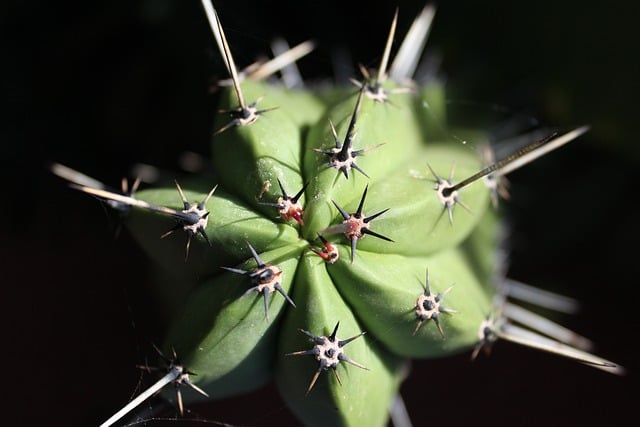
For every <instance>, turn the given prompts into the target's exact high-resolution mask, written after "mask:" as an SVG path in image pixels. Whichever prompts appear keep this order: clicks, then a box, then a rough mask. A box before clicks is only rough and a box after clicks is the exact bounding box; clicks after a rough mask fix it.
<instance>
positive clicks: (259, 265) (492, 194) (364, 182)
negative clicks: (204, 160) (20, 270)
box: [53, 0, 622, 426]
mask: <svg viewBox="0 0 640 427" xmlns="http://www.w3.org/2000/svg"><path fill="white" fill-rule="evenodd" d="M203 6H204V10H205V13H206V15H207V18H208V20H209V23H210V25H211V29H212V31H213V34H214V36H215V39H216V41H217V44H218V47H219V48H220V51H221V54H222V57H223V58H224V61H225V63H226V65H227V68H228V71H229V74H230V77H231V80H230V82H227V83H230V84H228V85H227V88H226V89H224V91H223V92H222V94H221V96H220V99H221V105H220V109H221V111H223V114H220V115H218V116H216V119H215V124H214V129H216V131H215V134H214V135H213V138H212V145H211V159H212V163H213V168H214V170H215V172H216V176H215V179H214V180H213V181H212V180H210V179H202V178H191V179H188V180H181V183H180V184H178V183H177V182H176V187H177V191H176V188H172V187H163V188H151V189H145V190H142V191H137V192H135V190H136V189H137V187H138V185H137V183H136V184H135V185H133V186H132V188H131V191H129V186H128V185H127V186H124V187H123V191H122V192H117V191H112V190H109V189H107V188H106V187H105V186H104V185H102V184H100V183H99V182H97V181H95V180H93V179H91V178H89V177H87V176H85V175H82V174H80V173H78V172H75V171H73V170H72V169H69V168H66V167H64V166H62V165H54V167H53V172H54V173H56V174H57V175H59V176H61V177H63V178H65V179H67V180H69V181H71V182H72V187H73V188H76V189H78V190H80V191H83V192H85V193H88V194H91V195H94V196H96V197H98V198H99V199H101V200H104V201H106V202H107V203H109V204H110V205H111V206H112V207H113V208H115V209H117V210H118V211H119V212H120V213H121V214H122V218H123V222H124V224H125V226H126V227H127V229H128V230H129V231H130V232H131V233H132V234H133V236H134V237H135V238H136V239H137V241H138V242H139V243H140V245H141V246H142V247H143V248H144V250H145V251H146V252H148V254H149V256H150V257H151V258H152V259H154V260H155V261H157V263H158V264H159V266H158V268H159V269H161V270H162V271H163V272H166V277H167V279H166V280H165V281H168V282H169V283H170V286H172V287H176V288H180V289H181V291H180V292H179V295H180V296H179V297H176V294H175V292H168V291H167V288H166V287H163V286H166V285H163V286H160V285H159V286H158V289H157V292H158V293H159V294H160V295H161V297H162V295H164V299H165V300H166V304H165V305H166V306H167V308H168V310H169V311H170V313H169V315H170V316H171V318H172V321H171V326H170V328H169V330H168V331H167V335H166V341H165V343H164V345H163V351H162V352H160V350H158V351H159V353H160V354H161V355H162V359H163V360H164V362H165V364H166V366H167V372H166V375H164V376H163V377H162V378H161V379H160V380H159V381H158V382H157V383H156V384H154V385H153V386H152V387H151V388H150V389H148V390H147V391H145V392H143V393H141V394H140V395H139V396H138V397H137V398H135V399H134V400H132V401H131V402H130V403H129V404H128V405H126V406H125V407H124V408H122V409H121V410H120V411H118V412H117V413H116V414H115V415H114V416H113V417H112V418H111V419H109V420H107V421H106V422H105V423H104V424H103V425H105V426H106V425H112V424H114V423H116V422H118V421H120V420H121V419H123V418H124V417H126V416H127V414H128V413H129V412H130V411H132V410H134V409H135V407H136V406H137V405H139V404H140V403H141V402H142V401H143V400H145V399H146V398H148V397H150V396H151V395H152V394H154V393H155V392H157V391H158V390H160V389H161V388H163V387H164V386H166V385H168V384H171V383H174V384H178V385H180V384H181V385H186V386H187V387H188V388H191V389H193V390H194V391H195V392H191V391H184V393H183V392H182V391H180V389H178V390H179V393H178V399H177V402H178V404H177V406H178V407H179V410H180V412H181V413H182V411H183V403H182V402H183V398H184V399H185V401H186V402H187V403H188V402H190V401H194V400H197V399H203V398H222V397H226V396H231V395H234V394H239V393H243V392H247V391H250V390H253V389H256V388H259V387H261V386H263V385H264V384H266V383H268V382H270V381H275V382H276V384H277V386H278V388H279V390H280V393H281V395H282V397H283V398H284V400H285V401H286V402H287V404H288V405H289V407H290V408H291V410H292V411H293V412H294V413H295V414H296V415H297V416H298V417H299V418H300V420H301V421H302V422H304V423H305V424H311V425H313V424H318V425H368V426H374V425H385V424H386V423H387V420H388V419H389V416H390V414H391V417H392V418H393V419H394V422H397V423H401V422H405V423H407V422H408V420H406V419H404V420H402V419H401V418H402V415H401V413H400V412H396V411H395V410H394V408H395V406H394V405H393V404H392V402H394V401H397V397H396V396H397V393H398V389H399V386H400V384H401V382H402V380H403V378H404V376H405V375H406V369H407V367H406V361H407V360H408V359H410V358H435V357H446V356H449V355H452V354H457V353H462V352H470V354H471V355H472V357H476V356H477V355H478V353H479V352H480V351H481V350H483V349H487V348H489V346H490V345H491V344H492V343H493V342H494V341H495V340H497V339H504V340H508V341H513V342H516V343H519V344H523V345H526V346H529V347H533V348H537V349H541V350H544V351H548V352H552V353H557V354H560V355H562V356H566V357H569V358H573V359H576V360H577V361H579V362H581V363H584V364H587V365H590V366H594V367H596V368H600V369H604V370H607V371H610V372H614V373H622V368H620V367H617V366H616V365H615V364H614V363H612V362H609V361H607V360H605V359H602V358H599V357H597V356H594V355H592V354H589V353H588V350H589V348H588V347H589V345H590V342H589V341H588V340H586V339H584V338H582V337H580V336H579V335H577V334H575V333H573V332H571V331H568V330H566V329H565V328H563V327H561V326H560V325H557V324H555V323H553V322H551V321H549V320H546V319H544V318H542V317H541V316H539V315H537V314H535V313H533V312H531V311H528V310H526V309H524V308H522V307H520V306H518V305H516V304H514V303H513V302H512V300H513V299H519V300H521V301H525V302H527V303H529V304H534V305H539V306H541V307H543V308H545V309H560V310H564V311H567V310H566V309H567V306H569V308H570V307H572V306H573V305H574V302H573V301H572V300H569V299H566V298H563V297H561V296H558V295H554V294H550V293H548V292H544V291H541V290H536V289H535V288H531V287H528V286H526V285H523V284H519V283H517V282H514V281H511V280H508V279H506V278H504V277H501V276H500V272H501V271H502V270H503V269H502V268H501V266H500V263H501V262H502V260H501V257H500V256H499V246H500V243H501V242H500V240H501V229H500V222H499V212H498V209H496V208H497V204H498V203H497V200H498V195H502V196H504V195H505V194H506V193H505V188H504V186H503V185H502V182H503V180H504V176H505V175H506V174H508V173H509V172H511V171H513V170H515V169H517V168H519V167H521V166H523V165H525V164H527V163H528V162H531V161H533V160H535V159H536V158H538V157H540V156H542V155H544V154H546V153H548V152H550V151H552V150H554V149H556V148H558V147H560V146H562V145H564V144H566V143H567V142H569V141H571V140H573V139H575V138H576V137H578V136H580V135H581V134H583V133H584V132H585V131H586V130H587V128H586V127H581V128H578V129H574V130H571V131H568V132H552V131H549V132H548V133H547V134H546V135H544V136H542V137H538V138H535V139H533V140H530V141H529V143H528V144H526V145H524V146H518V147H515V148H514V149H512V150H511V154H509V155H507V156H505V157H503V158H501V159H499V160H498V161H494V160H492V156H491V148H489V149H488V150H489V151H488V153H489V154H487V151H485V152H480V151H476V150H475V149H474V148H472V147H470V146H468V145H466V144H462V143H460V142H459V141H452V140H451V138H447V137H446V136H447V135H449V134H451V133H452V132H454V131H455V134H457V135H464V136H465V139H466V140H469V141H483V140H484V139H485V135H484V134H483V132H482V130H481V129H479V130H477V129H448V127H447V122H446V117H445V113H444V111H445V107H444V88H443V86H442V84H441V83H439V82H438V81H437V80H436V79H430V80H429V82H428V83H420V79H419V78H415V76H414V74H415V70H416V68H417V65H418V60H419V59H420V57H421V51H422V47H423V46H424V43H425V41H426V37H427V34H428V32H429V28H430V24H431V20H432V18H433V15H434V8H433V7H430V6H427V7H426V8H425V9H424V10H423V11H422V13H421V14H420V15H419V16H418V17H417V18H416V20H415V21H414V23H413V25H412V26H411V28H410V29H409V32H408V34H407V36H406V37H405V39H404V42H403V43H402V44H401V45H400V47H399V49H398V51H397V54H396V55H395V57H394V58H393V60H391V58H392V51H393V45H394V40H395V29H396V21H397V13H396V16H395V17H394V18H393V21H392V24H391V30H390V31H389V37H388V40H387V43H386V45H385V47H384V50H383V56H382V60H381V63H380V65H379V68H378V69H377V70H368V69H366V68H364V67H361V78H360V80H355V81H354V85H353V86H348V87H331V88H328V87H324V88H320V87H317V88H314V87H304V85H303V82H302V79H301V78H300V76H299V75H298V74H297V71H296V69H295V67H294V63H295V61H296V60H297V58H298V57H299V56H300V55H302V54H306V53H308V51H309V50H310V49H309V44H304V45H303V48H302V49H300V48H294V49H291V50H285V51H284V52H283V53H282V54H280V55H278V56H277V57H276V58H274V60H272V61H268V62H265V63H262V64H258V65H257V66H256V67H254V68H253V69H251V70H245V71H238V70H237V69H236V65H235V62H234V60H233V56H232V53H231V51H230V49H229V46H228V43H227V39H226V36H225V34H224V31H223V29H222V25H221V23H220V19H219V18H218V16H217V14H216V12H215V10H214V9H213V7H212V6H211V4H210V3H209V2H208V1H207V0H203ZM276 72H280V73H281V74H282V75H283V79H282V81H274V80H275V79H273V78H272V75H273V74H274V73H276ZM267 78H269V81H268V82H267ZM282 82H288V83H287V84H283V83H282ZM258 105H259V107H258ZM530 139H531V138H530ZM477 145H478V146H479V145H480V144H477ZM276 184H277V185H276ZM291 194H294V196H291ZM160 237H162V238H163V239H162V240H160ZM558 303H562V304H561V306H558ZM338 325H339V326H338ZM365 332H366V334H365ZM163 354H172V355H173V356H172V357H170V358H169V357H165V356H164V355H163ZM290 356H312V357H290ZM178 358H179V361H178ZM325 371H332V372H329V374H325ZM183 394H184V397H183Z"/></svg>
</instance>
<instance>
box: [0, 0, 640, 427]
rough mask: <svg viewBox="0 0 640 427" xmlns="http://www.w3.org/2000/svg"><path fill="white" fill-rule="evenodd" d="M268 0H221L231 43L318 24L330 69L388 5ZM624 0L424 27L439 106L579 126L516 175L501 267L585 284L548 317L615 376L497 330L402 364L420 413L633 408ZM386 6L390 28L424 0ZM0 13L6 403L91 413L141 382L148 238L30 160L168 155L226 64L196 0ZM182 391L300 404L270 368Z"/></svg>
mask: <svg viewBox="0 0 640 427" xmlns="http://www.w3.org/2000/svg"><path fill="white" fill-rule="evenodd" d="M272 3H273V2H255V3H253V2H242V1H235V2H231V1H217V2H216V6H217V7H218V10H219V13H220V15H221V19H222V22H223V24H224V25H225V30H226V33H227V37H228V38H229V40H230V43H231V46H232V48H233V49H234V55H235V57H236V62H238V63H239V64H242V65H244V64H248V63H250V62H252V61H253V60H254V59H255V57H256V56H255V55H256V54H258V53H265V52H268V51H269V50H268V46H269V45H268V43H269V41H270V40H271V39H272V38H273V37H274V36H278V35H279V36H284V37H285V38H286V39H287V40H289V42H290V43H291V44H294V43H297V42H300V41H302V40H304V39H307V38H311V37H313V38H314V39H315V40H317V41H318V42H319V44H320V47H319V48H318V50H317V51H316V52H315V53H314V54H312V55H311V56H310V57H309V58H306V59H304V60H303V61H301V63H300V67H301V69H302V72H303V74H304V75H305V76H307V77H319V76H326V75H327V74H329V73H330V72H331V63H330V59H329V51H330V50H331V49H332V48H334V47H336V46H347V47H349V48H350V51H351V53H352V55H353V57H354V60H355V61H361V62H365V63H367V64H371V65H375V64H377V62H378V60H379V57H380V55H381V48H382V46H383V44H384V38H385V36H386V32H387V29H388V26H389V22H390V19H391V16H392V14H393V10H394V7H395V4H393V3H389V2H384V1H367V2H361V1H357V2H350V3H349V5H343V4H340V3H341V2H337V1H325V2H313V3H308V2H297V3H292V4H290V5H286V4H281V2H277V3H273V4H272ZM631 4H632V2H626V3H625V2H609V3H607V4H606V6H605V5H603V4H602V3H601V2H593V1H587V2H580V1H574V0H568V1H563V2H556V1H551V0H540V1H536V2H526V3H525V2H510V1H507V0H497V1H489V2H476V1H456V2H442V3H440V5H439V9H438V12H437V15H436V19H435V24H434V28H433V31H432V34H431V37H430V41H429V44H428V46H429V47H430V48H431V49H434V50H437V51H439V52H440V53H441V54H442V55H443V63H442V68H443V72H444V75H445V76H446V77H447V81H448V96H449V98H450V100H451V101H452V106H453V107H454V108H455V107H457V108H459V109H460V110H464V112H468V113H478V116H480V117H483V118H486V120H487V122H488V123H490V121H491V120H499V119H501V118H504V115H503V113H501V112H500V111H501V110H502V107H503V106H504V107H506V110H507V111H510V112H512V113H515V114H520V115H525V116H527V115H530V116H535V117H537V118H538V119H539V120H540V122H541V123H543V124H548V125H558V126H563V127H570V126H576V125H582V124H590V125H591V126H592V130H591V131H590V132H589V133H588V134H587V135H585V136H584V137H581V138H580V140H579V141H578V142H575V143H572V144H570V145H569V146H567V147H564V148H563V149H561V150H560V151H558V152H556V153H554V154H552V155H550V156H548V157H547V158H545V159H544V160H541V161H539V162H537V163H535V164H532V165H530V166H528V167H527V168H525V169H523V170H521V171H517V172H515V173H513V174H512V175H511V176H510V179H511V181H512V183H513V195H514V197H513V200H512V201H511V202H510V203H509V204H508V207H507V209H508V212H509V215H510V223H511V226H512V245H513V247H512V249H513V250H512V255H511V267H510V270H509V274H510V276H511V277H514V278H517V279H520V280H523V281H525V282H528V283H531V284H535V285H540V286H543V287H548V288H552V289H555V290H558V291H561V292H564V293H566V294H570V295H572V296H574V297H576V298H578V299H580V300H581V301H583V302H584V310H583V311H582V312H581V313H580V314H578V315H577V316H574V317H567V318H563V319H562V321H563V323H565V324H567V325H568V326H570V327H571V328H573V329H575V330H577V331H578V332H581V333H583V334H584V335H587V336H588V337H590V338H592V339H593V340H594V341H595V342H596V343H597V344H598V349H597V353H598V354H600V355H602V356H604V357H607V358H609V359H611V360H614V361H617V362H619V363H621V364H622V365H625V366H627V367H628V368H629V374H628V375H627V376H626V377H622V378H619V377H615V376H613V375H608V374H605V373H603V372H601V371H598V370H595V369H590V368H587V367H584V366H582V365H579V364H577V363H573V362H569V361H566V360H562V359H560V358H557V357H553V356H549V355H546V354H541V353H539V352H536V351H533V350H528V349H521V348H518V347H516V346H514V345H511V344H508V343H498V344H497V345H496V346H495V348H494V352H493V354H492V356H491V357H490V358H484V357H482V358H480V359H479V360H477V361H476V362H474V363H469V361H468V354H465V355H461V356H457V357H452V358H449V359H446V360H436V361H423V362H416V363H415V365H414V373H413V375H412V376H411V378H410V379H409V380H408V381H407V382H406V384H405V385H404V387H403V395H404V398H405V400H406V403H407V405H408V406H409V412H410V414H411V416H412V420H413V422H414V423H415V425H436V424H445V423H446V424H448V425H462V424H463V423H464V424H466V425H469V424H470V423H471V424H476V425H486V424H492V425H541V424H545V425H561V424H562V425H599V424H603V423H606V424H607V425H613V424H620V423H621V422H623V420H626V419H627V418H629V417H632V416H633V414H634V413H635V412H634V411H633V410H632V407H631V405H632V397H631V391H632V390H633V389H636V390H637V382H636V378H637V375H636V372H637V368H638V363H637V360H638V356H637V352H636V350H635V345H636V342H637V339H638V333H637V330H638V326H639V321H638V317H637V313H638V310H637V307H636V301H637V298H636V295H637V292H636V287H637V286H638V283H637V278H638V272H639V271H638V270H639V269H638V268H637V246H636V242H637V239H638V237H640V236H639V235H640V233H638V227H637V225H636V216H637V213H638V212H639V210H638V208H639V207H640V206H639V203H638V195H637V185H638V182H639V181H638V174H639V169H638V166H639V165H640V148H639V147H640V144H638V140H637V138H636V129H637V126H636V122H637V116H638V108H637V107H636V105H637V100H638V95H640V91H638V83H637V75H638V74H639V71H640V70H639V67H638V65H639V62H638V48H637V39H638V35H637V34H634V32H632V28H633V27H634V25H635V22H634V20H633V17H634V16H637V11H635V12H636V13H635V14H634V11H632V10H631V9H630V8H631ZM398 5H399V6H400V20H399V26H398V31H399V34H400V35H403V34H404V32H405V31H406V29H407V28H408V26H409V24H410V22H411V20H412V19H413V17H414V16H415V15H416V14H417V13H418V11H419V10H420V9H421V7H422V5H423V4H422V3H421V2H409V1H400V2H398ZM0 18H1V19H2V22H0V24H1V25H0V28H2V30H1V31H2V32H3V34H2V35H3V36H2V37H1V38H0V40H1V41H0V48H1V49H2V50H1V51H0V54H1V55H2V57H1V59H0V64H1V66H0V68H1V70H0V84H1V85H2V86H1V87H2V93H1V96H0V99H2V101H3V102H2V104H3V107H4V108H3V111H1V113H2V119H0V125H1V127H0V132H1V133H0V140H1V141H2V152H3V156H2V160H3V167H2V178H3V179H2V184H3V195H4V197H3V200H5V201H6V203H5V204H4V205H3V208H2V210H1V212H2V213H1V215H2V216H1V217H0V218H1V220H2V223H3V224H4V227H3V228H2V232H1V233H2V234H1V237H0V242H1V244H0V250H1V255H2V272H3V274H2V281H1V284H2V287H3V298H2V301H3V306H4V309H3V310H2V312H3V315H4V316H3V317H4V319H3V344H4V348H3V351H2V354H3V358H4V359H5V360H4V365H5V371H6V372H7V373H8V375H7V376H6V377H5V381H4V382H5V391H6V392H7V393H8V394H9V398H8V399H7V398H6V397H5V398H4V399H3V400H4V402H5V403H8V408H7V409H5V410H4V411H3V415H2V417H3V418H6V419H7V420H13V422H10V423H9V424H11V425H43V424H45V423H46V424H47V425H71V426H74V425H96V424H97V423H98V422H101V421H103V420H104V419H106V418H107V417H108V416H109V415H110V414H111V413H112V412H113V411H114V410H116V409H117V408H119V407H120V406H121V405H122V404H123V403H124V402H126V401H127V400H128V399H129V398H130V396H131V395H132V394H134V393H135V392H136V390H135V387H136V384H137V381H138V379H139V373H138V370H137V369H136V368H135V364H137V363H142V362H144V358H145V356H150V355H151V350H150V349H149V346H148V344H147V343H148V341H149V340H158V339H159V334H160V332H159V331H158V328H157V324H158V322H157V319H158V318H159V317H160V316H159V314H158V313H156V312H155V311H154V310H153V306H152V304H151V301H150V298H149V297H148V295H147V294H146V291H147V281H148V275H147V274H146V273H147V271H146V265H147V261H146V259H145V258H144V255H143V254H142V253H141V252H140V251H139V250H138V248H137V247H136V246H135V245H134V244H133V242H132V241H131V239H130V238H129V237H128V236H127V234H126V233H122V235H121V236H120V238H118V239H117V240H114V239H113V228H112V224H110V223H109V221H108V220H107V219H106V216H105V215H104V213H103V211H102V209H101V208H100V206H99V204H98V203H97V202H95V201H94V200H92V199H91V198H88V197H85V196H83V195H81V194H77V193H75V192H73V191H71V190H68V189H67V188H66V187H65V185H64V184H63V183H62V182H61V181H60V180H58V179H56V178H54V177H52V176H50V175H49V173H48V172H47V171H46V168H45V167H46V164H47V162H48V161H58V162H61V163H64V164H67V165H70V166H72V167H75V168H78V169H80V170H82V171H85V172H87V173H88V174H90V175H92V176H94V177H97V178H99V179H100V180H102V181H103V182H107V183H112V184H117V183H118V182H119V180H120V178H121V177H122V176H123V175H127V173H128V171H129V168H130V167H131V165H132V164H133V163H135V162H145V163H150V164H153V165H158V166H160V167H163V168H167V169H172V170H176V169H177V168H178V166H177V162H176V159H177V157H178V155H179V154H180V153H181V152H182V151H184V150H193V151H196V152H200V153H203V154H206V153H207V151H208V140H209V138H210V134H211V132H212V117H213V114H214V111H215V96H212V95H211V94H210V93H209V87H210V84H211V82H212V81H213V78H215V77H216V76H222V77H226V75H224V73H222V72H223V70H224V69H223V68H222V65H221V62H220V59H219V55H218V52H217V49H216V47H215V44H214V42H213V38H212V36H211V33H210V30H209V28H208V27H207V24H206V21H205V18H204V14H203V12H202V11H201V8H200V4H199V2H197V1H196V0H188V1H185V0H181V1H179V0H155V1H152V0H148V1H140V0H138V1H123V0H120V1H93V2H78V3H77V4H75V3H73V2H70V1H66V2H65V1H63V2H39V1H33V2H28V3H25V2H20V3H18V2H3V4H2V6H0ZM220 73H222V74H220ZM193 410H194V414H192V416H198V414H199V415H200V416H203V417H206V418H208V419H212V420H217V421H222V422H228V423H232V424H249V425H270V424H275V423H278V424H280V425H290V424H295V421H294V420H293V419H292V418H291V416H290V415H289V414H288V412H287V410H286V408H285V407H284V405H283V403H282V402H281V401H279V400H278V397H277V392H276V391H275V389H274V388H269V389H266V390H261V391H260V392H257V393H254V394H252V395H250V396H246V397H243V398H239V399H234V400H229V401H222V402H217V403H214V404H212V405H209V406H197V407H194V408H193ZM182 424H189V423H186V422H183V423H182ZM151 425H158V423H156V424H151Z"/></svg>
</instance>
